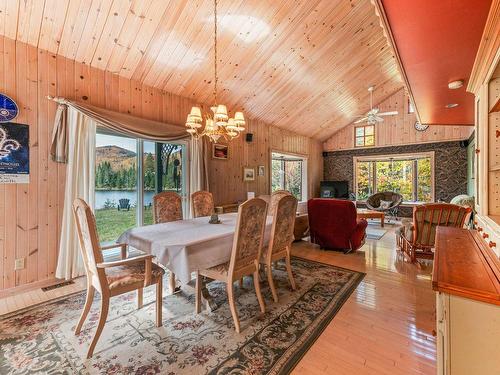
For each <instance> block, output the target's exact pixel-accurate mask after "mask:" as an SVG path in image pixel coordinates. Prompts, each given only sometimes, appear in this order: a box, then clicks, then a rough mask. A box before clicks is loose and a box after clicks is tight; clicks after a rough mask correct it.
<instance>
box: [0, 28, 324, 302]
mask: <svg viewBox="0 0 500 375" xmlns="http://www.w3.org/2000/svg"><path fill="white" fill-rule="evenodd" d="M0 92H2V93H5V94H7V95H9V96H10V97H12V98H13V99H14V100H16V102H17V103H18V105H19V107H20V114H19V117H18V118H16V119H15V122H17V123H25V124H28V125H29V126H30V183H29V184H12V185H0V291H3V292H4V293H3V294H5V293H10V292H12V291H13V290H19V289H21V288H25V287H29V286H30V285H29V284H33V285H32V286H35V285H43V284H45V283H49V282H50V281H51V280H53V279H54V274H55V268H56V264H57V253H58V241H59V234H60V228H61V218H62V210H63V202H64V182H65V165H64V164H59V163H54V162H53V161H52V160H50V158H49V147H50V141H51V135H52V125H53V119H54V114H55V110H56V104H55V103H53V102H52V101H49V100H47V99H46V96H47V95H52V96H62V97H66V98H69V99H76V100H80V101H85V102H88V103H90V104H93V105H96V106H100V107H103V108H107V109H110V110H115V111H120V112H124V113H130V114H132V115H134V116H138V117H143V118H147V119H151V120H156V121H163V122H166V123H171V124H178V125H180V126H183V123H184V120H185V116H186V114H187V113H188V112H189V110H190V108H191V106H192V105H193V102H191V101H190V100H189V99H186V98H181V97H178V96H175V95H173V94H169V93H166V92H162V91H160V90H158V89H154V88H151V87H148V86H145V85H142V84H141V83H140V82H137V81H133V80H128V79H126V78H121V77H118V76H117V75H114V74H111V73H109V72H104V71H102V70H98V69H95V68H91V67H89V66H87V65H84V64H81V63H75V62H74V61H72V60H69V59H67V58H64V57H61V56H55V55H53V54H51V53H49V52H47V51H44V50H39V49H37V48H35V47H32V46H29V45H27V44H24V43H21V42H15V41H13V40H11V39H8V38H4V37H0ZM248 122H249V124H248V130H249V131H250V132H252V133H254V142H253V143H251V144H247V143H246V142H245V141H244V139H238V140H237V141H235V142H232V143H231V145H230V153H231V156H230V160H228V161H217V160H212V159H211V158H210V157H209V175H210V188H211V190H212V191H213V192H214V197H215V201H216V203H229V202H234V201H237V200H242V199H244V198H245V197H246V192H247V191H255V192H256V194H257V195H259V194H266V193H268V192H269V186H270V184H269V163H270V151H271V150H277V151H283V152H293V153H297V154H303V155H305V156H308V158H309V176H308V177H309V189H310V191H311V192H314V193H317V192H318V190H319V181H320V179H321V177H322V175H323V161H322V157H321V151H322V150H321V149H322V145H321V143H320V142H318V141H313V140H311V139H309V138H306V137H302V136H298V135H296V134H294V133H289V132H286V131H283V130H280V129H278V128H275V127H269V126H267V125H266V124H264V123H262V122H259V121H253V120H249V121H248ZM244 165H249V166H253V167H255V168H256V167H257V166H258V165H265V166H266V176H265V177H264V178H263V177H257V179H256V181H255V182H249V183H243V181H242V169H243V166H244ZM17 258H25V268H24V269H22V270H19V271H14V261H15V259H17ZM12 288H16V289H12ZM6 290H8V291H6ZM1 295H2V293H1V292H0V296H1Z"/></svg>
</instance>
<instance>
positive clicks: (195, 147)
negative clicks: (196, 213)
mask: <svg viewBox="0 0 500 375" xmlns="http://www.w3.org/2000/svg"><path fill="white" fill-rule="evenodd" d="M189 161H190V165H189V192H190V194H192V193H194V192H196V191H200V190H208V175H207V161H206V153H205V142H204V140H203V139H195V138H192V139H191V144H190V147H189ZM192 210H193V207H192V205H191V204H190V205H189V217H190V218H192V217H193V212H192Z"/></svg>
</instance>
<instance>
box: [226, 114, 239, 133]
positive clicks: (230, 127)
mask: <svg viewBox="0 0 500 375" xmlns="http://www.w3.org/2000/svg"><path fill="white" fill-rule="evenodd" d="M236 128H237V126H236V124H235V123H234V118H230V119H229V120H227V125H226V129H227V130H228V131H229V132H233V131H235V130H236ZM229 135H231V134H229Z"/></svg>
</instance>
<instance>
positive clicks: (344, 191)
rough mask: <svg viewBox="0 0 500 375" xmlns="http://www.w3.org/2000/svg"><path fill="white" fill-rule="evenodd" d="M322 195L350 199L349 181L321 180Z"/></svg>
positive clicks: (323, 196) (322, 196)
mask: <svg viewBox="0 0 500 375" xmlns="http://www.w3.org/2000/svg"><path fill="white" fill-rule="evenodd" d="M320 197H321V198H337V199H349V183H348V182H347V181H321V184H320Z"/></svg>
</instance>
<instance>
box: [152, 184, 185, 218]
mask: <svg viewBox="0 0 500 375" xmlns="http://www.w3.org/2000/svg"><path fill="white" fill-rule="evenodd" d="M153 217H154V222H155V224H160V223H168V222H170V221H177V220H182V199H181V196H180V195H179V194H177V193H174V192H172V191H162V192H161V193H158V194H155V195H154V197H153Z"/></svg>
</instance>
